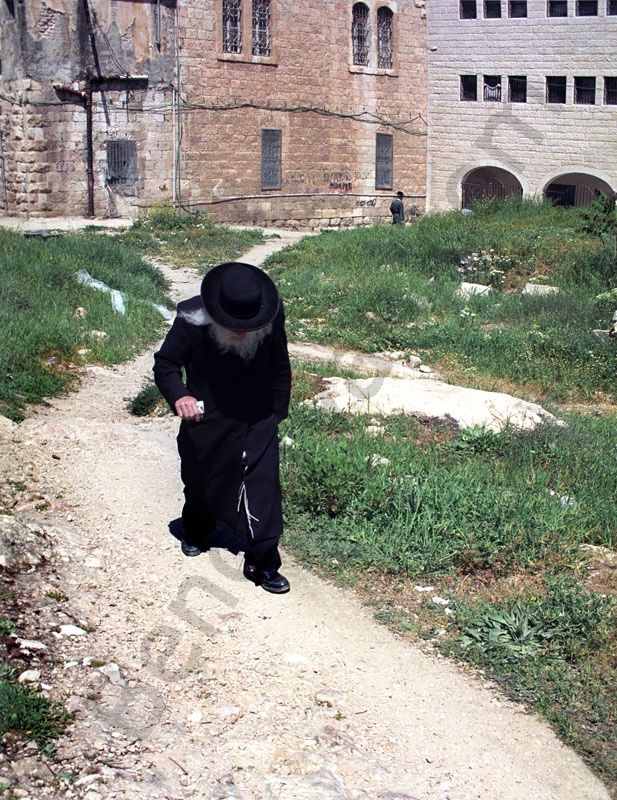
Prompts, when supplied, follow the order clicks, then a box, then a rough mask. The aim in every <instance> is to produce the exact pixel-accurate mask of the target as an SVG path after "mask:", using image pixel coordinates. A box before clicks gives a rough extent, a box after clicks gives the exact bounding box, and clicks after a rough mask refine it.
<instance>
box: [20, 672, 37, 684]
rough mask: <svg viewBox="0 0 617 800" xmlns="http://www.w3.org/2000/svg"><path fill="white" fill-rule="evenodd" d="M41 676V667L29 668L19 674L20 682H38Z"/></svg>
mask: <svg viewBox="0 0 617 800" xmlns="http://www.w3.org/2000/svg"><path fill="white" fill-rule="evenodd" d="M40 677H41V670H40V669H27V670H25V671H24V672H22V673H21V674H20V675H19V677H18V678H17V680H18V681H19V682H20V683H36V681H38V679H39V678H40Z"/></svg>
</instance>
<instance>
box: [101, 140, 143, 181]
mask: <svg viewBox="0 0 617 800" xmlns="http://www.w3.org/2000/svg"><path fill="white" fill-rule="evenodd" d="M106 147H107V185H108V186H129V187H135V186H137V178H138V169H137V142H134V141H132V140H130V139H109V140H108V141H107V142H106Z"/></svg>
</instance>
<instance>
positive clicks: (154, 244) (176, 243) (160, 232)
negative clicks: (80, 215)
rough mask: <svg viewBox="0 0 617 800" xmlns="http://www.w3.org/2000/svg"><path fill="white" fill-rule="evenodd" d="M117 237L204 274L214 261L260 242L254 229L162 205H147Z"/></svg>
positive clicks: (234, 255)
mask: <svg viewBox="0 0 617 800" xmlns="http://www.w3.org/2000/svg"><path fill="white" fill-rule="evenodd" d="M120 238H121V240H122V241H124V242H125V243H126V244H128V245H130V246H132V247H136V248H137V249H139V250H141V251H142V252H144V253H148V254H149V255H153V256H158V257H160V258H164V259H167V260H169V261H171V263H173V264H175V265H176V266H181V267H190V268H193V269H197V270H198V271H199V272H202V273H204V272H206V270H207V269H208V268H209V267H212V266H215V265H216V264H220V263H222V262H224V261H235V260H237V259H239V258H240V257H241V256H242V254H243V253H245V252H246V251H247V250H248V249H249V248H250V247H252V246H253V245H255V244H259V243H260V242H261V241H263V234H262V232H261V231H260V230H257V229H247V230H243V229H240V228H229V227H226V226H224V225H215V224H214V223H212V222H210V220H209V219H208V218H207V217H205V216H203V215H202V214H185V213H182V212H180V211H177V210H175V209H173V208H169V207H167V206H162V207H160V208H156V207H155V208H151V209H150V210H149V211H148V214H147V215H146V216H145V217H143V218H142V219H140V220H138V221H137V222H136V223H135V224H134V225H133V226H132V227H131V228H130V230H129V231H128V232H127V233H125V234H123V235H122V236H121V237H120Z"/></svg>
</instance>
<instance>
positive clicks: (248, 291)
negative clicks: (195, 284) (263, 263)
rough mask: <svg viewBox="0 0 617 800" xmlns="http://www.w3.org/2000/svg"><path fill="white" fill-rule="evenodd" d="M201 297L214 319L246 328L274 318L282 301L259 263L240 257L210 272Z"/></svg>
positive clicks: (255, 327) (235, 328)
mask: <svg viewBox="0 0 617 800" xmlns="http://www.w3.org/2000/svg"><path fill="white" fill-rule="evenodd" d="M201 299H202V301H203V304H204V306H205V309H206V311H207V312H208V314H209V315H210V317H211V318H212V319H213V320H214V322H216V323H217V324H218V325H220V326H221V327H223V328H227V329H228V330H231V331H243V332H245V331H256V330H258V329H259V328H263V327H264V326H265V325H267V324H268V323H270V322H272V320H273V319H274V317H275V316H276V314H277V312H278V310H279V305H280V302H281V299H280V297H279V293H278V290H277V288H276V286H275V284H274V281H273V280H272V279H271V278H270V277H269V276H268V275H266V273H265V272H264V271H263V270H261V269H259V267H254V266H253V265H252V264H243V263H241V262H240V261H228V262H227V263H225V264H219V265H218V267H213V268H212V269H211V270H210V271H209V272H207V273H206V275H205V277H204V279H203V281H202V283H201Z"/></svg>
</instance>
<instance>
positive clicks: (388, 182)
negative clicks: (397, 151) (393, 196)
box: [375, 133, 394, 189]
mask: <svg viewBox="0 0 617 800" xmlns="http://www.w3.org/2000/svg"><path fill="white" fill-rule="evenodd" d="M393 174H394V136H392V134H391V133H377V134H375V188H376V189H392V186H393Z"/></svg>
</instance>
